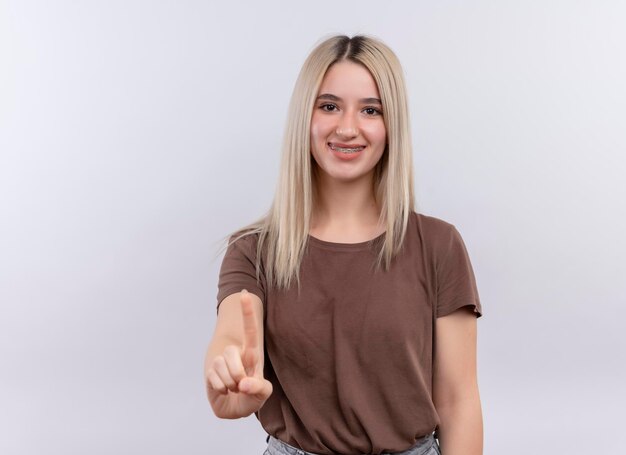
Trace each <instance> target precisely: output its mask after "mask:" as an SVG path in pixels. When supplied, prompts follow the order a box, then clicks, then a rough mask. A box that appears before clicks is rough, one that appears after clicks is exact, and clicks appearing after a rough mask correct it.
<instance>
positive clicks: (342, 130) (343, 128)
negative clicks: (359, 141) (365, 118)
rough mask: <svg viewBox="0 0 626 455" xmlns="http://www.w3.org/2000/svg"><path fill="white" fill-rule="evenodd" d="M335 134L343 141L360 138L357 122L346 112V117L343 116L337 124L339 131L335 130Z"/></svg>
mask: <svg viewBox="0 0 626 455" xmlns="http://www.w3.org/2000/svg"><path fill="white" fill-rule="evenodd" d="M335 133H336V134H337V136H339V137H341V138H342V139H350V138H354V137H356V136H358V135H359V127H358V123H357V120H356V119H355V118H354V116H353V115H352V114H350V113H349V112H346V113H345V114H344V115H342V116H341V119H340V120H339V123H338V124H337V129H336V130H335Z"/></svg>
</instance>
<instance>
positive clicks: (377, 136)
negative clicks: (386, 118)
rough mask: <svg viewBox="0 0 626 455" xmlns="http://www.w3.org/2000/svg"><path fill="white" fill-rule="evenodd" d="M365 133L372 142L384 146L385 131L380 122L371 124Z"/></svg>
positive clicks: (385, 140)
mask: <svg viewBox="0 0 626 455" xmlns="http://www.w3.org/2000/svg"><path fill="white" fill-rule="evenodd" d="M366 134H367V137H368V139H369V141H370V142H371V143H372V144H376V145H378V146H382V147H384V146H385V144H386V143H387V132H386V131H385V125H384V124H382V122H381V124H380V125H371V127H370V128H368V129H367V132H366Z"/></svg>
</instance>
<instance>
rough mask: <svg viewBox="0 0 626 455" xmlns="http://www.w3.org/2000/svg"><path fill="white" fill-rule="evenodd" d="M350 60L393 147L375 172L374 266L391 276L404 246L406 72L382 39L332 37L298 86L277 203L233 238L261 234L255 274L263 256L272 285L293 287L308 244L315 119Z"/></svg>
mask: <svg viewBox="0 0 626 455" xmlns="http://www.w3.org/2000/svg"><path fill="white" fill-rule="evenodd" d="M342 60H349V61H353V62H355V63H359V64H361V65H363V66H364V67H365V68H367V69H368V70H369V72H370V73H371V74H372V76H373V78H374V80H375V81H376V84H377V86H378V91H379V93H380V97H381V101H382V105H383V112H384V114H383V118H384V122H385V129H386V132H387V144H388V145H387V148H386V150H385V152H384V153H383V156H382V157H381V159H380V161H379V162H378V164H377V165H376V168H375V172H374V197H375V199H376V202H377V203H379V204H380V205H379V206H380V207H381V212H380V217H379V221H380V223H381V224H382V225H384V226H386V235H385V236H384V241H383V242H382V244H381V247H380V250H379V254H378V258H377V261H376V267H380V266H381V265H382V266H383V268H384V269H385V270H387V269H388V268H389V264H390V262H391V260H392V258H393V256H394V255H395V254H396V253H397V252H398V251H399V249H400V248H401V246H402V242H403V240H404V236H405V232H406V227H407V223H408V219H409V216H410V214H411V212H412V211H413V210H414V192H413V162H412V147H411V135H410V122H409V112H408V103H407V97H406V88H405V83H404V77H403V72H402V67H401V66H400V62H399V61H398V58H397V57H396V55H395V54H394V53H393V51H392V50H391V49H390V48H389V47H387V46H386V45H385V44H384V43H382V42H381V41H379V40H377V39H374V38H371V37H368V36H363V35H357V36H354V37H352V38H350V37H348V36H343V35H340V36H333V37H331V38H329V39H326V40H325V41H323V42H321V43H320V44H319V45H317V47H315V49H313V51H312V52H311V54H310V55H309V56H308V58H307V59H306V61H305V62H304V65H303V66H302V69H301V71H300V74H299V76H298V79H297V81H296V84H295V87H294V90H293V94H292V96H291V102H290V104H289V113H288V117H287V119H288V120H287V126H286V129H285V135H284V140H283V148H282V157H281V168H280V174H279V181H278V185H277V187H276V193H275V195H274V200H273V203H272V205H271V207H270V209H269V211H268V212H267V213H266V214H265V215H264V216H263V217H261V218H260V219H259V220H257V221H255V222H254V223H252V224H250V225H248V226H245V227H243V228H241V229H239V230H238V231H236V232H235V233H233V234H231V235H230V236H229V237H230V239H231V240H230V243H229V245H230V244H232V243H234V242H236V241H237V240H239V239H240V238H241V237H244V236H246V235H251V234H258V236H259V237H258V242H257V255H256V273H257V279H258V278H259V277H260V274H261V273H262V272H261V258H263V263H264V264H263V268H264V270H263V271H264V273H265V277H266V283H267V284H268V285H275V286H278V287H279V288H284V289H286V288H288V287H290V286H291V284H292V283H293V279H294V277H295V278H296V281H297V283H298V286H299V285H300V277H299V273H298V271H299V268H300V263H301V260H302V257H303V255H304V252H305V248H306V245H307V240H308V234H309V226H310V220H311V212H312V208H313V197H314V191H313V190H314V188H313V185H314V183H315V179H314V178H313V170H314V168H313V166H314V164H313V160H312V157H311V152H310V147H311V145H310V144H311V141H310V126H311V116H312V113H313V106H314V103H315V99H316V98H317V96H318V90H319V87H320V85H321V83H322V79H323V78H324V75H325V74H326V71H327V70H328V68H329V67H330V66H331V65H333V64H334V63H336V62H339V61H342Z"/></svg>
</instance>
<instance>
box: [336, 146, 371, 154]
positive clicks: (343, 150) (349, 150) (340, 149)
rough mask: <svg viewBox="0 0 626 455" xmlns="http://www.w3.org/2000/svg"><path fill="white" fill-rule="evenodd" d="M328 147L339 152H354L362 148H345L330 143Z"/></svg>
mask: <svg viewBox="0 0 626 455" xmlns="http://www.w3.org/2000/svg"><path fill="white" fill-rule="evenodd" d="M330 148H331V149H333V150H336V151H337V152H341V153H355V152H360V151H361V150H363V147H355V148H345V147H338V146H336V145H331V146H330Z"/></svg>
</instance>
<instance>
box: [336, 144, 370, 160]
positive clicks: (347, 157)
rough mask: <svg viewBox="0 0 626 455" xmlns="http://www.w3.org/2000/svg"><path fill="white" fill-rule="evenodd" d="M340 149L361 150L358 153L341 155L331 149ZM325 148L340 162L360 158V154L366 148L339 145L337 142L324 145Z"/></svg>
mask: <svg viewBox="0 0 626 455" xmlns="http://www.w3.org/2000/svg"><path fill="white" fill-rule="evenodd" d="M331 145H332V146H334V147H341V148H360V147H362V148H361V150H359V151H358V152H352V153H342V152H340V151H338V150H334V149H333V148H332V147H331ZM326 147H327V148H328V150H330V152H331V153H332V154H333V155H335V157H337V158H338V159H340V160H342V161H352V160H355V159H357V158H358V157H359V156H361V154H362V153H363V150H365V148H366V146H364V145H358V144H357V145H355V144H340V143H337V142H328V143H327V144H326Z"/></svg>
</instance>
